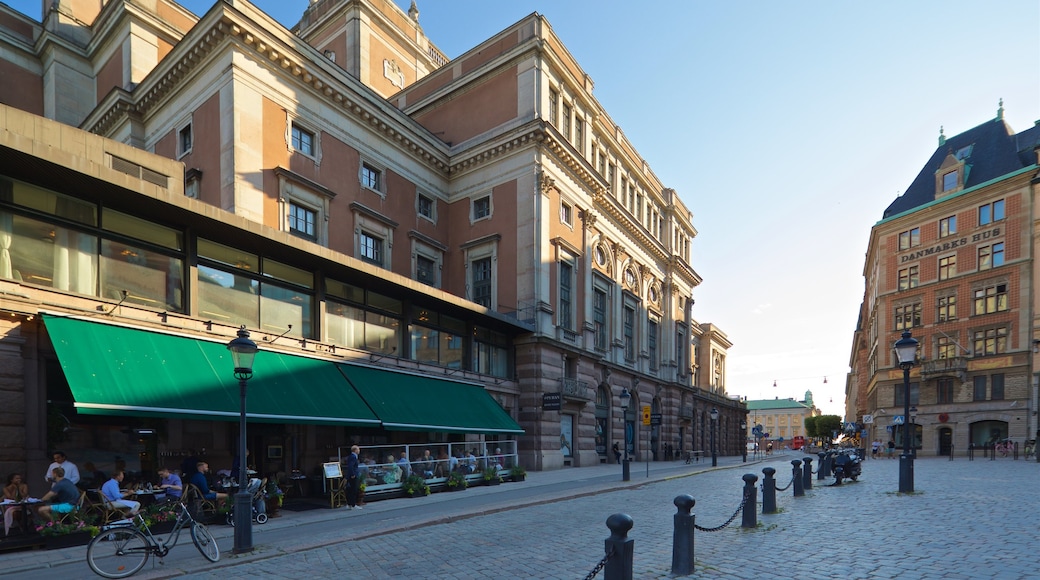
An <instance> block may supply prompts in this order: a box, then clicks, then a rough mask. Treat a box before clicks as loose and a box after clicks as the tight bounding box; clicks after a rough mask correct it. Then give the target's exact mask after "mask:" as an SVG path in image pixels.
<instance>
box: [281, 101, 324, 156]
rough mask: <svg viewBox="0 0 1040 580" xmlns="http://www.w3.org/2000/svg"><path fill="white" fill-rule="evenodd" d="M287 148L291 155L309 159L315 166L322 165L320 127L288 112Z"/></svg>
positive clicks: (286, 121) (286, 126)
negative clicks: (294, 154) (296, 154)
mask: <svg viewBox="0 0 1040 580" xmlns="http://www.w3.org/2000/svg"><path fill="white" fill-rule="evenodd" d="M285 146H286V148H287V149H288V150H289V152H290V153H298V154H300V155H303V156H305V157H308V158H310V159H311V160H312V161H314V163H315V164H320V163H321V132H320V131H319V130H318V127H317V126H316V125H314V124H313V123H311V122H310V121H308V120H307V119H306V118H304V117H300V116H297V115H296V114H295V113H293V112H288V111H287V112H286V114H285Z"/></svg>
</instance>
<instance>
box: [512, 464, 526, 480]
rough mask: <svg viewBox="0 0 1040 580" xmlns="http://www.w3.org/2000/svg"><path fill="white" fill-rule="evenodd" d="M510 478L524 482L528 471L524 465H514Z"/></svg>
mask: <svg viewBox="0 0 1040 580" xmlns="http://www.w3.org/2000/svg"><path fill="white" fill-rule="evenodd" d="M509 477H511V478H512V479H513V481H523V480H524V479H526V478H527V470H526V469H524V467H523V466H522V465H514V466H512V467H510V468H509Z"/></svg>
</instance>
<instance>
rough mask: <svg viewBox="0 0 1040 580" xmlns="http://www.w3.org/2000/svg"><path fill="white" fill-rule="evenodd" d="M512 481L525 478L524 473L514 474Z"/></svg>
mask: <svg viewBox="0 0 1040 580" xmlns="http://www.w3.org/2000/svg"><path fill="white" fill-rule="evenodd" d="M512 479H513V481H523V480H525V479H527V476H526V475H514V476H512Z"/></svg>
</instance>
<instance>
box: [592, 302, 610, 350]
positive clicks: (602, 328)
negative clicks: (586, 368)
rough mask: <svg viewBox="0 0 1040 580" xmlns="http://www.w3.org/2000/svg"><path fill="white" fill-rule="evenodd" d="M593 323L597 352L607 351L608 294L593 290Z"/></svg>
mask: <svg viewBox="0 0 1040 580" xmlns="http://www.w3.org/2000/svg"><path fill="white" fill-rule="evenodd" d="M592 322H593V325H594V330H595V333H596V350H599V351H605V350H607V293H606V292H604V291H603V290H601V289H599V288H594V289H593V290H592Z"/></svg>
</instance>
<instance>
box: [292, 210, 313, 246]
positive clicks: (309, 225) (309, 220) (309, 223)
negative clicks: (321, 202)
mask: <svg viewBox="0 0 1040 580" xmlns="http://www.w3.org/2000/svg"><path fill="white" fill-rule="evenodd" d="M317 217H318V214H317V212H314V211H312V210H310V209H307V208H305V207H303V206H300V205H296V204H295V203H290V204H289V232H290V233H292V234H295V235H297V236H300V237H301V238H306V239H308V240H312V241H313V240H317V239H318V234H317V230H316V229H315V222H316V221H317Z"/></svg>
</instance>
